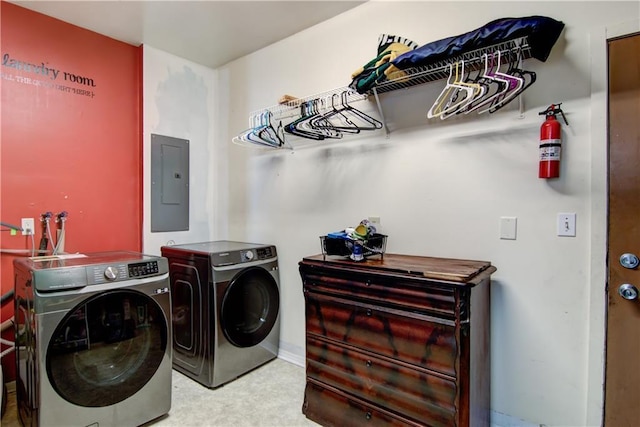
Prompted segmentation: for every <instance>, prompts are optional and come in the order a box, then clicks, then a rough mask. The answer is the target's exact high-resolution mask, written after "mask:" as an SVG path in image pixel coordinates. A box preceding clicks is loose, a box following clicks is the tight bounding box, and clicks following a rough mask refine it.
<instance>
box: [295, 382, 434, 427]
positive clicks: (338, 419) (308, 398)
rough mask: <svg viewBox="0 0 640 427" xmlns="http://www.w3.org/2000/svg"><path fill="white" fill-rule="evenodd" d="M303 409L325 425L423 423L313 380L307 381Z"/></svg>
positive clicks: (359, 426) (404, 426) (354, 426)
mask: <svg viewBox="0 0 640 427" xmlns="http://www.w3.org/2000/svg"><path fill="white" fill-rule="evenodd" d="M302 412H303V413H304V414H305V415H306V416H307V418H309V419H311V420H313V421H315V422H317V423H319V424H321V425H323V426H325V427H363V426H367V427H383V426H384V427H389V426H398V427H408V426H411V427H419V426H422V424H418V423H414V422H412V421H410V420H406V419H403V418H401V417H399V416H397V415H394V414H391V413H388V412H386V411H385V410H383V409H381V408H377V407H376V406H375V405H369V404H367V403H366V402H363V401H362V400H360V399H357V398H355V397H353V396H349V395H347V394H344V393H342V392H340V391H339V390H336V389H333V388H331V387H323V386H322V385H320V384H317V383H315V382H314V381H313V380H308V381H307V386H306V387H305V390H304V404H303V405H302Z"/></svg>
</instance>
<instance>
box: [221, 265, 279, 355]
mask: <svg viewBox="0 0 640 427" xmlns="http://www.w3.org/2000/svg"><path fill="white" fill-rule="evenodd" d="M279 309H280V294H279V292H278V284H277V283H276V281H275V279H274V278H273V277H272V276H271V274H269V272H268V271H267V270H265V269H264V268H260V267H250V268H247V269H244V270H242V271H241V272H240V273H238V274H237V275H236V276H235V277H234V278H233V279H231V282H230V283H229V286H228V287H227V290H226V291H225V293H224V296H223V298H222V308H221V310H220V311H221V314H220V320H221V327H222V330H223V332H224V335H225V337H227V340H229V342H231V343H232V344H233V345H235V346H236V347H251V346H253V345H256V344H258V343H260V342H262V340H264V339H265V338H266V337H267V335H269V333H270V332H271V329H273V325H274V324H275V323H276V319H277V318H278V310H279Z"/></svg>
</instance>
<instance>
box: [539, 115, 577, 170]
mask: <svg viewBox="0 0 640 427" xmlns="http://www.w3.org/2000/svg"><path fill="white" fill-rule="evenodd" d="M561 105H562V103H560V104H551V105H550V106H549V108H547V109H546V110H544V111H541V112H540V113H538V114H540V115H543V114H544V115H545V116H546V119H545V121H544V122H543V123H542V126H540V165H539V168H538V177H539V178H558V177H559V176H560V152H561V150H562V136H561V134H562V127H561V126H560V122H559V121H558V119H556V114H558V113H559V114H561V115H562V118H563V119H564V122H565V123H566V124H567V126H568V125H569V123H568V122H567V118H566V117H565V116H564V112H563V111H562V109H560V106H561Z"/></svg>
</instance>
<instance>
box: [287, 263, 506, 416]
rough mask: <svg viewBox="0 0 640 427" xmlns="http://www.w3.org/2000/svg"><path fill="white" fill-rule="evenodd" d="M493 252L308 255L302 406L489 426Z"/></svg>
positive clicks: (303, 270)
mask: <svg viewBox="0 0 640 427" xmlns="http://www.w3.org/2000/svg"><path fill="white" fill-rule="evenodd" d="M495 270H496V269H495V267H493V266H491V264H490V263H489V262H484V261H467V260H455V259H443V258H429V257H417V256H409V255H397V254H385V255H384V258H383V259H377V258H376V259H367V260H365V261H362V262H357V263H356V262H353V261H350V260H348V259H343V258H337V259H336V258H332V257H327V258H326V259H325V257H323V256H322V255H316V256H311V257H307V258H304V259H303V260H302V261H301V262H300V275H301V277H302V282H303V286H304V296H305V313H306V373H307V385H306V388H305V396H304V404H303V408H302V411H303V412H304V414H305V415H306V416H307V418H309V419H311V420H313V421H315V422H317V423H319V424H322V425H324V426H336V427H337V426H339V427H345V426H354V427H355V426H357V427H360V426H364V425H366V426H369V425H371V426H378V425H399V426H434V427H435V426H473V427H476V426H488V425H489V410H490V387H489V379H490V358H489V326H490V325H489V321H490V319H489V303H490V300H489V295H490V276H491V273H493V272H494V271H495Z"/></svg>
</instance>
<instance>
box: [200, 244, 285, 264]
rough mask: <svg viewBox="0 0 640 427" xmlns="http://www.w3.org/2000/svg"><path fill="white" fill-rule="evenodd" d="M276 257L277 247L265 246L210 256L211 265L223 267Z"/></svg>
mask: <svg viewBox="0 0 640 427" xmlns="http://www.w3.org/2000/svg"><path fill="white" fill-rule="evenodd" d="M276 255H277V253H276V247H275V246H263V247H257V248H248V249H241V250H235V251H229V252H217V253H212V254H210V257H211V265H213V266H216V267H221V266H225V265H235V264H242V263H245V262H253V261H264V260H270V259H274V258H275V257H276Z"/></svg>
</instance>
